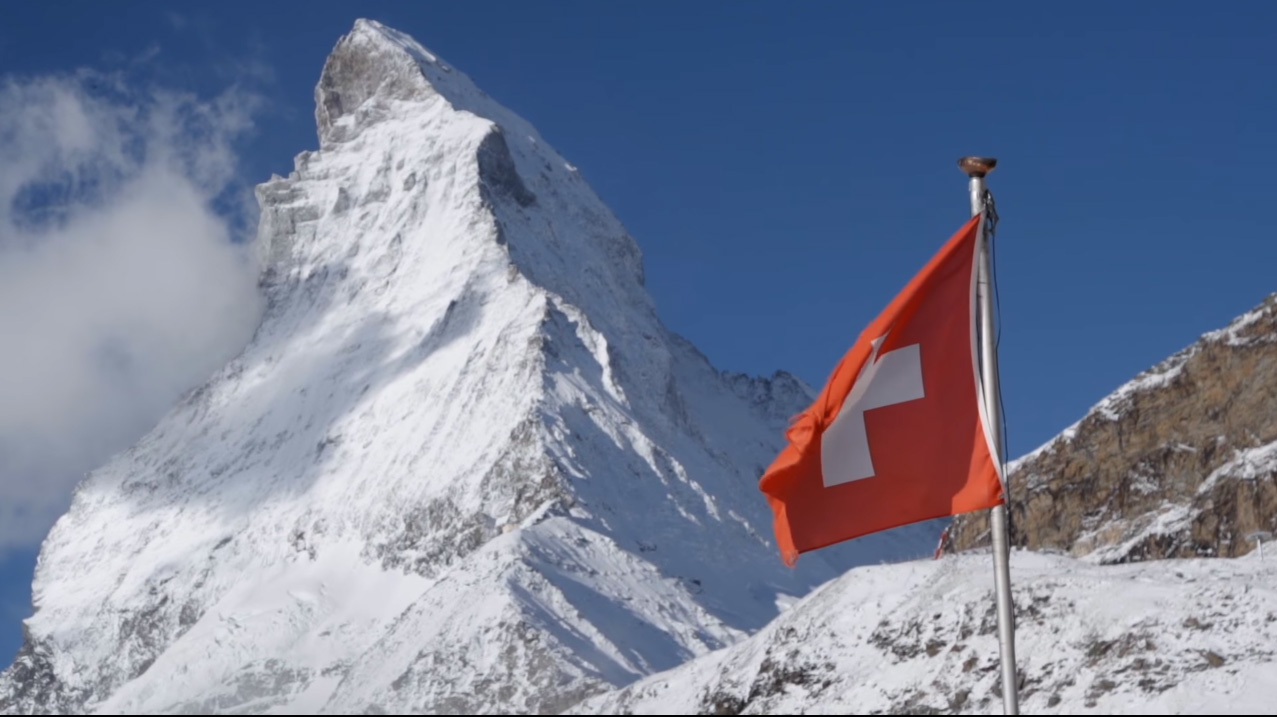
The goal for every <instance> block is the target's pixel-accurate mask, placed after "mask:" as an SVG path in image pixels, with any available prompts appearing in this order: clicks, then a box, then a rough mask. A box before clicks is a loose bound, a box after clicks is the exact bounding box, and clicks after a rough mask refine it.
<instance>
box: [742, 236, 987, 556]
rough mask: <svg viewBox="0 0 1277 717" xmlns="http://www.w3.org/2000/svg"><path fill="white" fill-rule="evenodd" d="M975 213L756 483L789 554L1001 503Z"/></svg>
mask: <svg viewBox="0 0 1277 717" xmlns="http://www.w3.org/2000/svg"><path fill="white" fill-rule="evenodd" d="M980 231H981V219H980V217H972V218H971V220H970V221H969V222H967V224H966V225H965V226H963V227H962V229H961V230H959V231H958V233H957V234H954V235H953V237H952V238H951V239H949V241H948V242H947V243H946V244H945V245H944V247H943V248H941V249H940V252H939V253H938V254H936V255H935V256H934V257H933V258H932V259H931V261H930V262H928V263H927V265H926V266H925V267H924V268H923V269H922V271H921V272H919V273H918V275H917V276H915V277H914V278H913V280H912V281H910V282H909V284H908V285H907V286H906V287H905V289H904V291H902V292H901V293H900V294H899V295H898V296H896V298H895V299H894V300H893V301H892V302H891V303H890V304H889V305H888V306H887V308H886V310H885V311H883V312H882V314H880V315H879V316H878V318H877V319H875V320H874V321H873V323H871V324H869V326H868V328H866V329H865V330H864V332H862V333H861V334H860V338H859V339H857V340H856V343H855V344H854V345H853V346H852V347H851V349H850V350H849V351H848V352H847V354H846V355H845V356H843V358H842V361H840V362H839V363H838V366H837V367H836V368H835V369H834V371H833V374H832V375H831V376H830V377H829V381H828V383H827V384H826V385H825V387H824V389H823V390H822V391H821V392H820V395H819V396H818V397H817V398H816V401H815V402H814V403H813V404H812V405H811V407H809V408H808V409H807V410H806V411H804V412H803V413H802V414H801V415H799V416H798V417H797V418H796V419H795V420H794V423H793V425H792V426H790V428H789V431H788V432H787V434H786V435H787V437H788V438H789V445H788V446H786V447H785V449H784V450H783V451H782V452H781V454H780V455H779V456H778V457H777V458H776V460H775V461H773V462H772V465H771V467H769V468H768V469H767V472H766V473H764V474H763V477H762V479H761V481H759V488H760V489H761V490H762V491H763V493H765V494H766V495H767V500H768V502H769V503H771V507H772V512H773V513H774V514H775V516H776V521H775V528H776V540H777V542H778V543H779V545H780V550H781V556H782V557H783V558H784V560H785V562H786V563H788V564H790V565H793V564H794V563H795V561H797V559H798V554H799V553H804V552H808V551H811V550H816V549H818V548H823V547H825V546H828V545H832V544H834V543H838V542H841V541H844V540H850V539H851V538H856V537H859V536H862V535H867V534H869V533H875V532H878V531H881V530H887V529H889V528H894V527H897V526H901V525H906V524H909V523H916V522H919V521H923V520H928V519H930V518H939V517H942V516H946V515H956V514H958V513H966V512H970V511H973V510H980V509H982V508H991V507H993V506H995V505H998V504H1000V503H1002V500H1003V498H1002V482H1001V480H1000V475H999V471H1000V467H999V466H998V464H997V461H995V460H994V458H993V455H994V451H993V448H992V442H991V441H990V438H989V436H990V435H991V434H990V433H989V427H988V426H987V419H986V417H985V416H984V411H983V408H982V403H981V399H980V392H979V391H980V388H979V387H980V384H979V377H978V365H977V363H976V351H977V350H978V347H977V345H976V323H975V319H976V266H977V261H976V258H977V257H976V254H977V252H978V250H979V245H980V242H979V236H980Z"/></svg>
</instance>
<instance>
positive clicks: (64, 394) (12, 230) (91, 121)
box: [0, 72, 261, 550]
mask: <svg viewBox="0 0 1277 717" xmlns="http://www.w3.org/2000/svg"><path fill="white" fill-rule="evenodd" d="M257 107H258V99H257V98H256V96H255V95H253V94H252V93H250V92H246V91H243V90H238V89H236V90H230V91H227V92H225V93H223V94H221V95H219V96H217V97H213V98H211V99H207V98H198V97H196V96H194V95H191V94H187V93H182V92H175V91H171V90H166V89H154V88H148V89H139V88H138V87H135V86H131V85H130V84H128V83H127V82H126V81H124V80H123V79H121V78H120V77H117V76H105V75H101V74H97V73H90V72H82V73H78V74H75V75H70V76H58V77H44V78H36V79H28V80H22V81H16V80H10V81H8V82H5V83H3V84H0V550H4V549H6V548H12V547H15V546H24V545H30V544H33V543H35V542H38V541H39V540H41V539H42V538H43V535H44V534H45V532H46V531H47V529H48V527H49V526H50V525H51V524H52V522H53V521H54V520H55V519H56V517H57V516H58V515H59V514H60V513H61V512H62V511H63V510H64V509H65V506H66V505H67V503H68V500H69V497H70V493H71V489H72V488H73V487H74V485H75V484H76V483H77V482H78V481H79V480H80V478H81V477H82V476H83V474H84V473H85V472H86V471H87V470H89V469H91V468H93V467H95V466H96V465H98V464H100V463H101V462H103V461H104V460H106V459H107V458H108V457H109V456H110V455H111V454H112V453H114V452H116V451H119V450H122V449H124V448H126V447H127V446H128V444H129V443H131V442H132V441H133V440H135V439H136V438H138V437H139V436H140V435H141V434H142V433H143V432H145V431H146V430H147V429H148V428H150V427H151V426H152V425H153V424H154V423H155V422H156V421H157V420H158V419H159V418H160V417H161V416H162V415H163V413H164V412H165V411H167V410H168V408H169V407H170V406H172V405H173V403H174V402H175V401H176V400H177V398H179V397H180V395H181V394H182V393H183V392H184V391H186V390H188V389H190V388H192V387H193V386H195V385H197V384H198V383H199V382H200V381H202V380H204V379H205V378H206V377H207V376H209V375H210V374H211V373H212V372H213V371H214V370H216V369H217V368H218V367H219V366H221V365H222V364H223V363H225V361H226V360H228V359H229V358H230V357H232V356H233V355H234V354H235V353H237V352H238V351H239V350H240V349H242V347H243V346H244V344H245V343H246V342H247V340H248V339H249V338H250V336H251V334H252V331H253V330H254V328H255V326H256V324H257V321H258V319H259V317H260V311H261V299H260V296H259V294H258V292H257V288H256V269H255V267H253V266H252V264H251V260H250V258H249V254H248V252H247V251H246V250H245V246H244V243H243V242H240V241H236V240H237V239H242V238H243V237H242V236H241V237H237V236H236V234H237V232H242V231H244V230H245V229H247V228H251V227H253V226H255V221H254V217H253V216H252V212H253V211H254V208H253V207H252V205H251V204H250V203H249V202H247V201H242V199H241V198H242V197H243V196H244V193H243V192H242V191H241V190H242V186H241V185H239V184H238V182H237V179H236V173H237V157H236V150H237V147H238V146H239V144H240V143H241V141H242V140H243V138H244V137H245V135H246V133H247V132H248V130H250V129H251V127H252V118H253V114H254V112H255V111H256V109H257ZM215 205H216V206H217V207H219V208H220V211H214V209H213V207H214V206H215ZM227 207H229V209H227Z"/></svg>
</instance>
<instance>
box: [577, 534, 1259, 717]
mask: <svg viewBox="0 0 1277 717" xmlns="http://www.w3.org/2000/svg"><path fill="white" fill-rule="evenodd" d="M1011 566H1012V568H1011V570H1012V587H1013V591H1014V593H1015V602H1016V615H1017V617H1016V625H1017V627H1016V647H1017V651H1018V654H1017V658H1018V659H1017V667H1018V669H1019V673H1020V696H1021V699H1020V707H1021V711H1022V712H1023V713H1024V714H1134V715H1141V714H1271V713H1272V711H1273V706H1274V705H1277V657H1275V655H1277V559H1272V556H1269V559H1268V560H1264V561H1260V560H1259V559H1258V556H1257V555H1249V556H1246V557H1244V558H1234V559H1193V560H1175V561H1150V562H1141V563H1135V564H1129V565H1111V566H1097V565H1094V564H1092V563H1089V562H1082V561H1079V560H1076V559H1073V558H1068V557H1064V556H1058V555H1057V556H1051V555H1044V554H1040V553H1031V552H1027V551H1024V552H1020V551H1017V552H1016V553H1014V554H1013V557H1012V561H1011ZM570 712H571V713H574V714H651V715H678V714H910V715H920V714H1002V686H1001V676H1000V670H999V653H998V641H997V618H996V616H995V614H994V600H993V566H992V558H991V557H990V556H989V555H988V554H978V553H966V554H961V555H955V556H947V557H944V558H942V559H941V560H937V561H913V562H909V563H903V564H899V565H886V566H875V567H864V568H857V569H855V570H852V571H850V572H849V573H847V574H846V575H844V576H843V577H841V578H839V579H837V580H835V581H833V582H831V583H829V584H827V585H825V586H823V587H821V588H820V589H819V590H817V591H816V592H815V593H813V594H812V595H811V596H810V597H808V598H807V599H805V600H804V601H802V602H801V603H799V604H798V605H797V606H795V607H793V608H791V609H790V610H788V611H787V612H785V613H784V614H783V615H782V616H781V617H780V618H778V619H777V620H776V621H774V622H773V623H772V624H770V625H768V626H767V627H766V628H765V629H763V630H761V631H760V632H759V633H758V634H757V635H755V636H754V637H752V638H750V639H749V640H748V641H745V642H743V643H738V644H737V645H734V646H732V647H730V648H727V649H724V650H720V651H718V652H715V653H712V654H710V655H708V656H705V657H702V658H699V659H697V660H694V661H692V662H690V663H688V664H686V665H684V666H682V667H679V668H677V669H675V670H672V671H670V672H668V673H664V674H661V675H656V676H654V677H650V678H647V679H645V680H643V681H640V682H637V683H635V684H633V685H631V686H629V687H627V688H624V689H622V690H619V691H617V692H614V693H611V694H608V695H604V696H600V697H595V698H591V699H589V700H587V701H585V702H583V703H582V704H579V705H577V706H575V707H574V708H573V709H572V710H571V711H570Z"/></svg>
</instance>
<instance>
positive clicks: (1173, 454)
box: [946, 294, 1277, 563]
mask: <svg viewBox="0 0 1277 717" xmlns="http://www.w3.org/2000/svg"><path fill="white" fill-rule="evenodd" d="M1265 447H1268V449H1269V450H1267V451H1265ZM1010 468H1011V479H1010V497H1011V500H1010V505H1009V511H1010V516H1011V540H1012V544H1013V545H1015V546H1018V547H1025V548H1030V549H1033V550H1057V551H1062V552H1065V553H1068V554H1071V555H1074V556H1083V555H1088V554H1091V553H1097V557H1099V558H1100V560H1101V561H1102V562H1106V563H1120V562H1128V561H1134V560H1145V559H1157V558H1170V557H1194V556H1228V557H1232V556H1237V555H1242V554H1245V553H1248V552H1250V551H1251V550H1253V549H1254V548H1255V544H1254V542H1253V541H1250V540H1247V539H1246V536H1247V535H1248V534H1249V533H1251V532H1254V531H1257V530H1267V531H1272V532H1277V294H1274V295H1272V296H1270V297H1268V299H1267V300H1266V301H1264V303H1262V304H1261V305H1259V306H1258V307H1256V308H1255V309H1254V310H1253V311H1251V312H1248V313H1247V314H1245V315H1243V316H1241V317H1239V318H1238V319H1237V320H1235V321H1234V322H1233V323H1232V324H1230V325H1229V326H1228V327H1226V328H1224V329H1222V330H1220V331H1214V332H1211V333H1208V334H1206V335H1204V336H1202V337H1201V339H1199V340H1198V341H1197V342H1196V343H1194V344H1193V345H1192V346H1190V347H1188V348H1187V349H1184V350H1183V351H1181V352H1179V353H1177V354H1175V355H1174V356H1172V357H1170V358H1169V359H1167V360H1166V361H1163V362H1162V363H1161V364H1159V365H1158V366H1155V367H1154V368H1152V369H1150V370H1149V371H1146V372H1144V373H1143V374H1140V376H1138V377H1136V378H1135V379H1134V380H1133V381H1131V382H1130V383H1128V384H1127V385H1126V386H1123V387H1122V388H1120V389H1118V390H1117V391H1116V392H1114V393H1113V394H1112V395H1110V396H1109V397H1107V398H1106V399H1104V400H1103V401H1102V402H1100V404H1099V405H1097V406H1096V407H1095V408H1093V409H1092V410H1091V412H1090V413H1088V414H1087V415H1086V416H1085V417H1084V418H1083V419H1082V420H1081V421H1079V422H1078V424H1076V425H1075V426H1073V427H1072V428H1070V429H1069V430H1067V431H1065V432H1064V433H1063V434H1061V435H1060V436H1059V437H1057V438H1056V439H1055V440H1054V441H1052V442H1051V443H1049V444H1047V445H1046V446H1044V447H1043V448H1042V449H1039V450H1038V451H1035V452H1034V453H1033V454H1030V455H1029V456H1026V457H1025V458H1024V459H1022V460H1020V461H1017V462H1015V463H1014V464H1012V466H1011V467H1010ZM987 543H988V519H987V514H986V513H984V512H981V513H974V514H969V515H965V516H959V517H958V518H957V519H956V520H955V521H954V524H953V527H952V529H951V530H950V531H949V540H948V544H947V546H946V549H947V550H965V549H970V548H976V547H983V546H985V545H987Z"/></svg>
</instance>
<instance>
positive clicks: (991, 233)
mask: <svg viewBox="0 0 1277 717" xmlns="http://www.w3.org/2000/svg"><path fill="white" fill-rule="evenodd" d="M980 203H981V205H982V207H983V210H984V217H985V219H984V231H985V236H986V237H987V239H988V242H989V261H990V263H991V264H992V265H993V266H992V269H993V271H992V272H991V273H992V274H993V276H992V281H991V282H990V283H992V285H993V307H994V315H995V317H996V320H995V324H994V332H993V350H994V351H995V352H996V351H998V350H999V349H1000V348H1001V347H1002V292H1001V291H999V288H998V244H997V241H995V239H996V237H997V233H998V221H999V220H1000V219H1001V217H999V216H998V204H997V201H995V200H994V198H993V192H992V190H990V189H989V187H988V185H985V187H984V192H983V194H982V195H981V197H980ZM998 415H999V417H1000V418H1001V419H1002V420H1001V421H999V423H1001V424H1002V425H1001V426H999V429H1000V430H1001V431H1002V442H1001V445H1002V446H1003V449H1002V455H1001V456H998V460H999V462H1000V463H1001V467H1002V475H1003V476H1005V477H1006V481H1005V483H1004V485H1003V487H1002V490H1003V495H1004V496H1005V497H1006V501H1007V505H1008V506H1009V505H1010V504H1011V494H1010V493H1011V477H1010V476H1008V475H1007V463H1008V461H1007V458H1006V456H1007V450H1006V445H1007V435H1008V434H1009V432H1010V431H1009V429H1008V427H1007V410H1006V401H1005V400H1004V399H1003V398H1002V391H998ZM1012 523H1013V519H1012V516H1011V511H1010V510H1008V511H1007V532H1008V533H1013V532H1014V531H1012V530H1011V527H1012Z"/></svg>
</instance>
